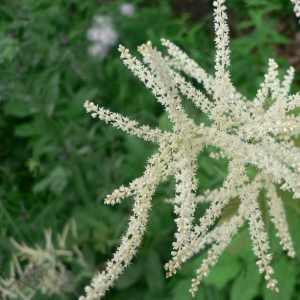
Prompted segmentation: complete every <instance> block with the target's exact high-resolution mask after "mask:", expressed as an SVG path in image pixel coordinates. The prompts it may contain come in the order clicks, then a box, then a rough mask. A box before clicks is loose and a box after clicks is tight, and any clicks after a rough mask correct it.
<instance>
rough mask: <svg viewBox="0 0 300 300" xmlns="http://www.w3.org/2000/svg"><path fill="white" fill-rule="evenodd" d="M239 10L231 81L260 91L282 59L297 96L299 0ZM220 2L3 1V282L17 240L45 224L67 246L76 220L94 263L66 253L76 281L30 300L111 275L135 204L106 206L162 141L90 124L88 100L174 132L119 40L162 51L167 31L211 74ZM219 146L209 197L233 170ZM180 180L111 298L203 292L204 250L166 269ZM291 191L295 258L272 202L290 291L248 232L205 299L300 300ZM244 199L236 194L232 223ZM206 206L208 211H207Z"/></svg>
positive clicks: (234, 18)
mask: <svg viewBox="0 0 300 300" xmlns="http://www.w3.org/2000/svg"><path fill="white" fill-rule="evenodd" d="M227 5H228V15H229V26H230V35H231V46H230V48H231V51H232V55H231V60H232V66H231V72H232V80H233V82H234V84H235V85H236V86H237V88H238V90H239V91H240V92H242V93H243V94H245V95H246V96H247V97H249V98H251V97H253V96H254V95H255V93H256V90H257V88H258V87H259V84H260V82H262V81H263V75H264V73H265V71H266V69H267V64H268V58H269V57H274V58H275V59H276V61H277V62H278V64H279V66H280V74H284V72H285V70H286V69H287V68H288V66H289V65H292V66H294V68H295V69H296V76H295V81H294V85H293V88H292V93H295V92H296V91H298V90H299V85H300V76H299V71H300V27H299V23H298V21H297V19H296V17H295V16H294V14H293V10H292V4H291V3H290V2H289V1H288V0H241V1H237V0H228V1H227ZM212 10H213V6H212V1H210V0H174V1H158V0H156V1H155V0H137V1H128V2H127V1H103V0H98V1H95V0H93V1H82V0H64V1H62V0H1V2H0V225H1V226H0V277H3V278H9V276H11V274H10V270H9V261H10V259H11V257H12V253H13V252H15V250H16V249H15V248H14V247H13V245H12V244H11V242H10V240H9V238H10V237H13V238H14V239H15V240H16V241H18V242H20V243H21V242H25V243H26V244H27V245H28V246H31V247H33V246H34V245H36V244H37V245H40V246H41V247H43V246H44V243H45V242H44V235H43V229H44V228H52V232H53V243H54V244H55V236H56V234H57V233H61V231H62V228H63V227H64V225H65V224H66V222H68V220H70V219H71V218H74V219H75V221H76V224H77V229H78V237H76V238H74V237H72V236H70V237H68V240H67V241H68V243H67V245H69V246H70V245H74V244H76V245H77V246H78V247H79V249H80V250H81V251H82V253H83V256H84V259H85V261H86V264H85V265H83V264H79V263H78V262H77V261H76V260H75V259H74V260H71V261H70V260H68V261H66V262H65V265H66V267H67V269H68V270H69V272H70V273H69V275H68V276H69V278H68V280H69V283H70V284H69V288H67V289H62V290H61V292H60V293H59V294H56V295H52V296H50V295H44V294H42V293H41V292H40V291H36V293H35V296H34V297H33V298H32V299H37V300H38V299H76V298H77V297H78V295H81V294H83V289H84V286H85V285H87V284H89V282H90V279H91V277H92V276H93V274H94V272H97V271H99V270H103V269H104V266H105V261H106V260H107V259H109V258H110V257H111V256H112V253H113V251H114V250H115V249H116V246H117V245H118V243H119V238H120V236H121V234H122V233H123V232H124V231H125V229H126V226H127V222H128V217H129V216H130V211H131V206H132V200H131V199H128V200H124V201H123V203H122V204H120V205H117V206H113V207H110V206H107V205H104V203H103V202H104V201H103V200H104V198H105V196H106V194H108V193H111V192H112V191H113V190H114V189H115V188H117V187H119V186H120V185H121V184H124V185H126V184H127V183H129V182H130V181H131V180H132V179H133V178H135V177H139V176H140V175H141V174H142V172H143V170H144V165H145V163H146V160H147V157H148V156H149V155H151V154H152V153H153V151H155V150H156V148H155V146H154V145H152V144H151V143H146V142H144V141H142V140H140V139H138V138H135V137H130V136H128V135H126V134H124V133H123V132H121V131H118V130H115V129H113V128H112V127H110V126H109V125H106V124H104V123H101V122H100V121H99V120H94V119H92V118H91V117H90V116H89V115H87V114H86V112H85V109H84V108H83V104H84V102H85V100H87V99H88V100H90V101H93V102H95V103H97V104H99V105H100V106H103V107H106V108H109V109H111V110H112V111H115V112H119V113H122V114H123V115H127V116H130V117H131V118H133V119H136V120H138V121H139V122H140V123H141V124H148V125H150V126H152V127H155V126H160V127H161V128H162V129H164V130H168V129H170V126H171V125H170V123H169V121H168V119H167V117H166V114H165V113H164V111H163V109H162V107H161V106H160V105H159V104H158V103H157V102H156V99H155V98H154V97H153V96H152V95H151V93H150V92H149V91H147V89H146V88H145V87H144V86H143V84H142V83H141V82H139V80H138V79H137V78H135V77H134V76H133V75H132V74H131V73H130V71H128V70H127V69H126V68H125V67H124V65H123V63H122V61H121V60H120V58H119V53H118V50H117V48H118V45H119V44H122V45H124V46H125V47H126V48H129V49H130V50H131V52H132V53H133V54H134V55H137V56H139V54H138V52H137V46H138V45H141V44H142V43H145V42H147V41H148V40H151V41H152V43H153V45H156V46H157V48H158V49H160V50H161V51H162V52H164V51H165V50H164V49H163V48H162V47H161V46H160V39H161V38H167V39H170V40H171V41H172V42H174V43H176V44H177V45H178V46H180V47H181V48H182V49H183V50H184V51H185V52H187V53H188V54H189V55H190V56H191V57H192V58H193V59H195V60H196V61H197V62H198V63H199V64H200V65H201V66H202V67H203V68H204V69H205V70H207V71H208V72H210V73H211V74H213V72H214V53H215V49H214V41H213V38H214V31H213V15H212V13H213V11H212ZM192 82H193V83H194V84H195V86H197V84H196V83H195V82H194V81H192ZM199 88H201V87H199ZM266 105H268V103H267V104H266ZM185 106H186V109H187V110H188V111H189V113H190V114H191V116H192V117H193V118H194V119H195V120H196V122H205V121H206V119H205V116H204V115H202V114H201V112H200V111H197V110H196V109H195V108H194V107H193V105H192V104H191V103H189V102H187V103H186V104H185ZM295 141H296V143H299V145H300V140H299V141H298V140H297V139H295ZM208 153H209V149H207V150H206V151H204V152H203V153H202V154H201V155H200V156H199V169H198V173H197V176H198V178H199V180H200V186H199V193H201V192H203V191H204V190H205V189H208V188H215V187H218V186H220V185H221V184H222V180H223V179H224V178H225V176H226V172H227V163H228V162H227V161H226V160H221V161H218V162H217V163H216V162H215V161H212V160H211V159H210V158H209V157H208ZM173 187H174V180H173V179H172V178H171V179H170V181H169V182H167V183H165V184H162V185H160V186H159V189H158V191H157V193H156V195H155V197H154V199H153V209H152V211H151V217H150V222H149V226H148V233H147V235H146V236H145V239H144V242H143V245H142V248H141V249H140V251H139V254H138V256H137V257H136V258H135V259H134V262H133V264H132V266H131V267H130V268H129V269H127V270H126V271H125V274H124V275H123V276H122V277H121V278H120V280H119V281H118V282H117V284H116V286H115V288H113V289H112V290H111V291H109V292H108V294H107V297H106V299H114V300H119V299H120V300H121V299H122V300H129V299H130V300H138V299H141V300H142V299H143V300H148V299H149V300H150V299H168V300H183V299H184V300H188V299H192V297H191V295H190V294H189V292H188V290H189V288H190V284H191V278H193V277H194V275H195V270H196V269H197V268H198V267H199V265H200V262H201V260H202V259H203V257H205V251H204V252H203V253H200V254H199V255H198V256H197V257H195V258H194V259H192V260H190V261H189V262H187V263H186V264H185V265H184V266H183V268H182V270H180V271H179V272H178V274H177V275H176V276H173V277H172V278H169V279H166V278H165V273H164V268H163V266H164V264H165V263H166V262H167V261H168V260H169V259H170V257H171V255H170V252H171V248H172V242H173V234H174V231H175V223H174V220H173V219H174V215H173V212H172V206H171V205H170V204H168V203H166V202H164V199H165V198H169V197H172V195H173V193H174V191H173ZM281 196H282V197H283V199H284V203H285V208H286V211H287V215H288V222H289V225H290V228H291V234H292V238H293V242H294V244H295V248H296V252H297V257H296V259H294V260H291V259H289V258H287V256H286V255H285V253H284V252H283V251H282V249H281V247H280V246H279V240H278V239H277V238H276V237H275V233H274V229H273V227H272V225H271V224H270V223H269V221H268V220H269V218H268V216H267V212H266V210H265V209H264V206H265V200H264V194H262V195H261V197H260V198H261V199H260V201H261V207H262V209H263V211H264V212H265V213H264V220H265V223H266V230H267V231H268V233H269V234H270V238H271V251H272V252H274V259H273V266H274V269H275V272H276V273H275V274H276V276H275V277H276V278H277V279H278V280H279V288H280V289H281V292H280V293H279V294H275V295H274V294H273V293H271V292H270V291H268V290H266V288H265V281H264V279H263V277H262V275H261V274H259V273H258V268H257V266H256V265H255V257H254V256H253V254H252V252H251V243H250V239H249V236H248V235H247V228H246V227H245V228H242V229H241V231H240V233H239V235H238V236H237V237H236V238H235V239H234V240H233V242H232V243H231V244H230V246H229V248H228V249H227V251H226V252H225V253H224V254H223V255H222V256H221V258H220V261H219V263H218V265H216V266H215V267H214V268H213V270H212V272H211V274H210V275H209V277H207V278H206V279H205V280H204V281H203V283H201V285H200V288H199V291H198V293H197V295H196V297H195V298H194V299H199V300H200V299H201V300H210V299H212V300H223V299H224V300H225V299H234V300H235V299H243V300H250V299H256V300H259V299H264V300H269V299H270V300H271V299H272V300H274V299H282V300H287V299H300V277H299V275H300V264H299V257H300V234H299V228H300V218H299V212H300V205H299V204H298V201H299V200H298V201H296V200H293V199H292V197H291V195H290V194H289V193H282V194H281ZM237 205H238V201H236V202H234V201H233V202H231V203H230V205H229V206H228V207H227V208H226V209H225V212H224V216H223V218H226V217H229V216H230V215H232V214H233V213H234V212H235V211H236V208H237ZM204 209H205V206H200V207H199V209H198V210H197V217H199V216H200V215H201V214H202V213H203V211H204ZM219 221H220V222H222V220H219ZM25 265H26V261H24V262H22V266H25ZM15 280H20V281H21V280H22V278H19V277H18V276H16V278H15ZM33 288H34V287H33ZM0 298H1V297H0Z"/></svg>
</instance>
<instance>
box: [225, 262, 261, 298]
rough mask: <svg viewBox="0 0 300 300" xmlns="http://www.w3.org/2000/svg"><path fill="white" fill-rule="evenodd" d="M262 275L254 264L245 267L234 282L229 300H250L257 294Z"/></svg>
mask: <svg viewBox="0 0 300 300" xmlns="http://www.w3.org/2000/svg"><path fill="white" fill-rule="evenodd" d="M261 279H262V274H260V273H259V272H258V267H257V266H256V264H255V263H254V262H252V263H249V264H247V265H246V268H245V269H244V270H243V272H242V273H240V275H239V276H238V277H237V278H236V279H235V280H234V282H233V285H232V288H231V291H230V299H231V300H240V299H243V300H250V299H253V298H254V296H255V295H256V294H257V293H258V287H259V283H260V281H261Z"/></svg>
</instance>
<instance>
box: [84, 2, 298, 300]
mask: <svg viewBox="0 0 300 300" xmlns="http://www.w3.org/2000/svg"><path fill="white" fill-rule="evenodd" d="M224 2H225V0H217V1H214V2H213V5H214V7H215V9H214V22H215V43H216V49H217V52H216V56H215V74H214V76H212V75H209V74H208V73H206V72H205V71H204V70H203V69H202V68H201V67H200V66H198V65H197V63H196V62H194V61H193V60H192V59H190V58H189V57H188V56H187V55H186V54H185V53H183V52H182V51H181V50H180V49H179V48H178V47H177V46H175V45H174V44H172V43H171V42H170V41H167V40H164V39H163V40H162V44H163V45H164V46H165V47H166V48H167V51H168V56H166V57H164V56H163V55H162V54H161V53H160V52H158V51H157V50H156V49H155V48H153V47H152V44H151V42H148V43H147V44H144V45H142V46H140V47H139V48H138V49H139V52H140V53H141V54H142V56H143V62H141V61H139V60H138V59H137V58H135V57H133V56H132V55H131V54H130V52H129V50H128V49H126V48H125V47H123V46H120V47H119V51H120V52H121V58H122V59H123V61H124V64H125V65H126V66H127V67H128V68H129V69H130V70H131V71H132V72H133V74H134V75H135V76H137V77H138V78H139V79H140V80H141V81H142V82H143V83H144V84H145V86H146V87H147V88H148V89H149V90H150V91H151V92H152V94H153V95H154V96H155V97H156V98H157V101H159V102H160V103H161V104H162V105H163V106H164V109H165V111H166V113H167V115H168V118H169V119H170V120H171V122H172V123H173V131H172V132H164V131H162V130H160V129H158V128H156V129H151V128H150V127H148V126H140V125H139V124H138V122H136V121H135V120H130V119H129V118H127V117H124V116H122V115H120V114H117V113H113V112H111V111H109V110H108V109H104V108H99V107H98V105H95V104H94V103H92V102H89V101H86V102H85V104H84V107H85V108H86V110H87V112H91V113H92V117H94V118H96V117H97V118H99V119H101V120H103V121H105V122H106V123H110V124H111V125H112V126H114V127H116V128H118V129H121V130H123V131H125V132H127V133H129V134H131V135H136V136H138V137H140V138H143V139H144V140H146V141H151V142H154V143H157V144H158V146H159V148H158V151H157V153H155V154H153V155H152V156H151V157H150V158H149V159H148V162H147V165H146V167H145V172H144V174H143V175H142V176H141V177H140V178H137V179H135V180H133V181H132V182H131V183H130V184H129V185H128V186H127V187H125V186H121V187H120V188H119V189H117V190H115V191H114V192H113V193H112V194H110V195H108V196H107V197H106V199H105V203H107V204H112V205H114V204H116V203H120V202H121V200H122V199H124V198H126V197H129V196H132V197H133V198H134V204H133V212H132V215H131V216H130V218H129V224H128V228H127V232H126V233H125V234H124V235H123V236H122V238H121V243H120V245H119V247H118V249H117V250H116V252H115V254H114V255H113V258H112V259H111V260H110V261H108V262H107V264H106V270H105V271H102V272H101V273H99V274H97V275H96V276H95V277H94V278H93V280H92V283H91V285H90V286H87V287H86V288H85V291H86V296H81V297H80V300H83V299H87V300H91V299H100V298H101V297H103V296H104V295H105V293H106V291H107V290H108V289H109V288H110V287H112V286H113V285H114V282H115V281H116V279H117V278H118V277H119V275H120V274H121V273H122V272H123V270H124V268H125V267H127V266H128V265H129V264H130V263H131V260H132V258H133V257H134V255H136V254H137V251H138V248H139V247H140V245H141V241H142V237H143V235H144V233H145V231H146V228H147V222H148V216H149V209H150V208H151V200H152V197H153V195H154V193H155V191H156V188H157V186H158V184H159V183H160V182H163V181H165V180H167V178H168V176H172V177H174V178H175V181H176V185H175V197H174V199H172V201H169V202H171V203H172V204H173V205H174V213H175V215H176V219H175V222H176V225H177V231H176V233H175V241H174V242H173V251H172V252H171V256H172V258H171V259H170V261H169V262H168V263H167V264H166V265H165V268H166V270H167V276H168V277H169V276H172V275H173V274H175V273H176V271H177V270H178V269H179V268H180V267H181V265H182V263H184V262H185V261H186V260H188V259H189V258H191V257H192V256H194V255H195V254H197V253H199V251H200V250H202V249H203V248H204V247H205V246H206V245H209V244H211V248H210V250H209V251H208V258H207V259H205V260H204V261H203V262H202V264H201V266H199V269H198V270H197V277H196V278H195V279H193V280H192V284H191V289H190V292H191V293H192V295H195V292H196V291H197V289H198V285H199V284H200V282H201V279H202V278H203V276H207V275H208V274H209V272H210V267H211V266H213V265H214V264H216V263H217V261H218V257H219V256H220V254H221V253H222V252H223V251H224V249H225V248H226V247H227V245H228V244H229V243H230V241H231V239H232V237H233V236H234V235H235V234H236V233H237V231H238V229H239V228H240V227H241V226H242V225H243V224H244V223H245V222H246V223H248V228H249V233H250V236H251V239H252V244H253V252H254V254H255V255H256V257H257V263H256V264H257V266H258V271H259V272H261V273H264V275H265V279H266V281H267V288H270V289H271V290H275V291H278V287H277V280H276V279H275V278H273V273H274V270H273V268H272V267H271V265H270V263H271V259H272V254H271V253H269V240H268V235H267V233H266V232H265V229H264V223H263V220H262V213H261V211H260V208H259V204H258V195H259V193H260V192H261V190H262V189H266V190H267V191H268V192H267V199H268V205H269V211H270V216H271V221H272V222H273V223H274V225H275V227H276V228H277V230H278V234H277V236H278V237H279V238H280V243H281V244H282V246H283V248H284V250H286V251H287V254H288V255H289V256H291V257H293V256H294V255H295V251H294V249H293V244H292V240H291V237H290V234H289V230H288V226H287V222H286V218H285V212H284V208H283V204H282V200H281V199H280V197H279V196H278V195H277V192H276V184H278V185H280V187H281V189H283V190H289V191H292V192H293V193H294V197H295V198H299V197H300V173H299V171H300V163H299V162H300V152H299V149H298V148H297V147H296V146H295V145H294V142H293V140H292V138H293V137H294V136H298V135H299V133H300V126H299V116H296V115H294V114H293V110H294V109H295V108H296V107H299V106H300V95H299V93H297V94H296V95H288V94H289V90H290V85H291V81H292V79H293V74H294V70H293V68H290V69H289V70H288V71H287V73H286V75H285V77H284V79H283V81H282V82H281V81H280V80H279V79H278V71H277V64H276V62H275V61H274V60H273V59H270V60H269V68H268V72H267V74H266V75H265V80H264V81H263V82H262V83H261V85H260V88H259V90H258V91H257V94H256V96H255V98H254V99H253V100H249V99H246V97H244V96H243V95H241V94H240V93H239V92H238V91H237V90H236V88H235V87H234V86H233V84H232V82H231V79H230V74H229V71H228V67H229V66H230V57H229V54H230V50H229V29H228V24H227V14H226V7H225V5H224ZM292 2H293V3H294V8H295V12H296V14H297V13H298V11H299V3H300V1H296V0H292ZM180 72H182V73H185V74H186V75H188V76H190V77H192V78H194V79H195V80H197V82H198V83H200V84H202V85H203V87H204V89H205V91H206V93H203V92H201V91H200V90H197V89H196V88H194V87H193V86H192V85H191V84H190V83H189V82H188V81H187V80H186V79H185V78H184V77H183V76H182V75H181V74H180ZM183 98H187V99H189V100H191V101H192V102H193V103H194V104H195V106H196V107H197V108H199V109H200V110H201V111H202V113H204V114H206V115H207V116H208V118H209V119H210V121H211V125H205V124H200V125H197V124H196V123H195V122H194V120H193V119H191V118H190V117H189V115H188V114H187V113H186V112H185V110H184V108H183V104H182V99H183ZM268 98H271V99H272V100H273V104H272V105H271V106H270V107H269V108H267V109H266V108H265V106H264V104H265V102H266V100H267V99H268ZM208 145H213V146H215V147H216V148H218V149H220V153H219V155H218V154H214V155H212V157H215V158H216V159H217V158H218V156H222V157H227V158H229V159H230V162H229V166H228V170H229V174H228V176H227V178H226V179H225V180H224V182H223V185H222V187H221V188H220V189H217V190H213V191H207V192H206V193H205V195H197V190H198V184H199V182H198V180H197V178H196V170H197V157H198V155H199V153H200V152H201V151H202V150H203V148H204V147H206V146H208ZM248 165H252V166H255V167H256V169H257V174H256V176H255V178H254V179H250V178H249V177H248V176H247V175H246V168H247V166H248ZM200 184H201V183H200ZM236 197H238V198H239V199H240V205H239V208H238V212H237V214H236V215H234V216H233V217H231V219H229V220H228V221H226V222H223V223H222V224H221V225H218V226H216V227H215V228H214V229H213V230H211V231H209V229H210V227H211V226H213V225H214V224H215V221H216V220H217V218H219V217H220V216H221V215H222V210H223V208H224V207H225V206H226V205H227V204H228V203H229V201H230V200H231V199H233V198H236ZM203 201H207V202H210V206H209V208H208V209H207V210H206V212H205V214H204V215H203V216H202V217H201V218H200V220H195V218H194V213H195V209H196V206H197V204H198V203H199V202H203Z"/></svg>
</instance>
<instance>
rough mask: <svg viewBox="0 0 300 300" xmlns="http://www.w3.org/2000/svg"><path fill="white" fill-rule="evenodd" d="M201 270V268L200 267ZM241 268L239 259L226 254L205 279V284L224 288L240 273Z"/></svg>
mask: <svg viewBox="0 0 300 300" xmlns="http://www.w3.org/2000/svg"><path fill="white" fill-rule="evenodd" d="M198 268H199V266H198ZM240 268H241V266H240V263H239V261H238V259H237V257H236V256H235V255H233V254H229V253H226V252H224V253H223V254H222V255H221V256H220V258H219V260H218V262H217V264H216V265H215V266H213V267H211V272H210V273H209V274H208V276H207V277H204V278H203V282H204V283H208V284H211V285H213V286H215V287H216V288H219V289H220V288H223V287H224V286H225V285H226V284H227V283H228V282H229V281H230V280H231V279H233V278H234V277H235V276H236V275H237V273H238V272H239V270H240Z"/></svg>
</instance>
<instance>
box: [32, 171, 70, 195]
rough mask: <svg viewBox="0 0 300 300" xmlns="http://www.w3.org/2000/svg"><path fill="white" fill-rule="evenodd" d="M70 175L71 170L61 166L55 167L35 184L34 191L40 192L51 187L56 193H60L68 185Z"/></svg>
mask: <svg viewBox="0 0 300 300" xmlns="http://www.w3.org/2000/svg"><path fill="white" fill-rule="evenodd" d="M70 175H71V172H70V170H68V169H66V168H64V167H61V166H58V167H55V168H54V169H53V170H52V172H50V174H49V175H48V176H47V177H45V178H44V179H42V180H41V181H39V182H38V183H37V184H35V185H34V187H33V192H34V193H39V192H42V191H44V190H46V189H47V188H50V190H51V191H52V192H53V193H54V194H55V195H59V194H60V193H61V192H62V191H63V189H64V188H65V186H66V185H67V183H68V179H69V177H70Z"/></svg>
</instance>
